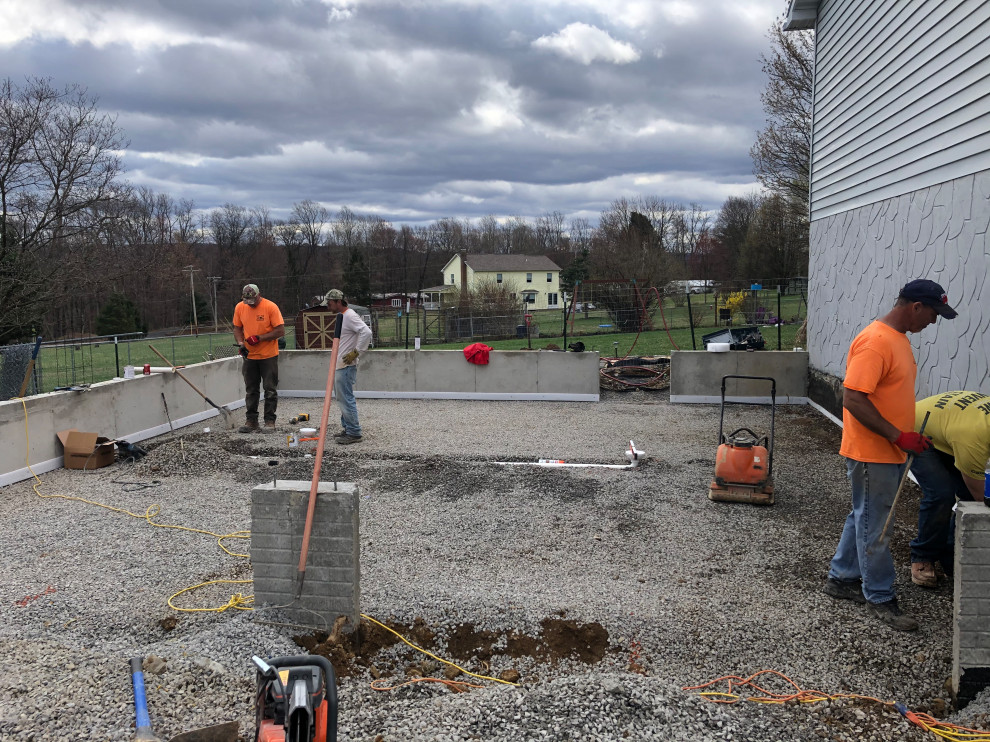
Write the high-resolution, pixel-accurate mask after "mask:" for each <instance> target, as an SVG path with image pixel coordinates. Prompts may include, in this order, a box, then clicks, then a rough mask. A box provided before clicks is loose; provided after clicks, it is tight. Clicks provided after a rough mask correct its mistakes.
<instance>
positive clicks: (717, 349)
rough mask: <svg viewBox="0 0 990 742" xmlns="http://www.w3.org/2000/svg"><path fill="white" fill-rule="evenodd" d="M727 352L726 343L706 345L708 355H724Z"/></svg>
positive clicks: (727, 346)
mask: <svg viewBox="0 0 990 742" xmlns="http://www.w3.org/2000/svg"><path fill="white" fill-rule="evenodd" d="M728 350H729V344H728V343H708V352H709V353H725V352H726V351H728Z"/></svg>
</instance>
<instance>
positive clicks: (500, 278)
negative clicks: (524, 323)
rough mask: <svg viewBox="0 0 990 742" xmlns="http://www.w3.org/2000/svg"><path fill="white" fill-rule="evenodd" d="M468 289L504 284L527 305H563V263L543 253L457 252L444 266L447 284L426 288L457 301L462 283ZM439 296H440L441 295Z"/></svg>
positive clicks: (530, 306) (538, 306) (444, 279)
mask: <svg viewBox="0 0 990 742" xmlns="http://www.w3.org/2000/svg"><path fill="white" fill-rule="evenodd" d="M462 282H464V283H465V284H466V285H467V288H468V291H471V290H473V289H474V288H475V287H476V286H478V285H480V284H483V283H493V284H496V285H499V286H504V287H505V289H506V291H508V292H509V294H510V295H511V296H512V297H514V298H517V299H519V301H520V302H523V303H525V305H526V308H527V309H560V308H561V307H563V301H564V300H563V298H562V297H561V295H560V266H558V265H557V264H556V263H554V262H553V261H552V260H550V258H547V257H544V256H543V255H468V254H466V253H460V254H459V255H455V256H454V257H452V258H451V259H450V260H449V261H447V264H446V265H445V266H444V267H443V285H442V287H441V286H434V287H432V288H430V289H427V290H426V291H429V292H431V293H432V292H436V293H438V294H439V293H443V294H444V295H445V297H447V298H444V299H443V301H444V303H446V302H447V301H450V300H451V298H452V299H453V301H456V300H457V299H456V297H457V296H458V295H459V294H460V291H461V283H462ZM438 298H439V297H438Z"/></svg>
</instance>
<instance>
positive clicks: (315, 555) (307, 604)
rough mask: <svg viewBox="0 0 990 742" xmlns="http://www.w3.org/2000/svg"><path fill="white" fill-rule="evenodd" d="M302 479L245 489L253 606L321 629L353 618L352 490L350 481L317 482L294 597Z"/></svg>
mask: <svg viewBox="0 0 990 742" xmlns="http://www.w3.org/2000/svg"><path fill="white" fill-rule="evenodd" d="M310 484H311V483H310V482H302V481H298V480H278V481H277V482H275V483H267V484H262V485H259V486H257V487H255V488H254V489H253V490H251V565H252V567H253V568H254V604H255V606H257V607H260V606H263V605H267V606H288V607H286V608H283V609H282V610H283V611H284V613H285V615H286V617H287V618H289V619H290V620H292V621H298V622H300V623H303V624H308V625H312V624H313V623H314V618H315V617H314V615H313V614H316V615H317V616H319V617H320V618H322V620H323V626H324V627H325V629H326V630H327V631H329V630H330V629H331V628H332V627H333V623H334V621H335V620H336V619H337V617H338V616H347V617H348V618H349V619H350V622H351V623H350V625H351V626H352V627H354V626H357V625H358V624H359V623H360V613H361V609H360V601H361V562H360V550H361V549H360V541H359V537H358V526H359V517H358V515H359V514H358V503H359V501H360V497H359V490H358V487H357V485H356V484H354V483H353V482H320V483H319V485H318V489H317V495H316V508H315V510H314V512H313V525H312V531H311V533H310V540H309V551H308V553H307V559H306V574H305V578H304V579H303V585H302V591H301V593H300V595H299V598H298V600H296V593H297V591H298V580H299V555H300V552H301V550H302V538H303V531H304V530H305V528H304V527H305V525H306V511H307V508H308V504H309V489H310Z"/></svg>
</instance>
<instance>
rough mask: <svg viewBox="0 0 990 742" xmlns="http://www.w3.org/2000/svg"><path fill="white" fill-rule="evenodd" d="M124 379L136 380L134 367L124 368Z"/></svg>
mask: <svg viewBox="0 0 990 742" xmlns="http://www.w3.org/2000/svg"><path fill="white" fill-rule="evenodd" d="M124 378H125V379H133V378H134V367H133V366H124Z"/></svg>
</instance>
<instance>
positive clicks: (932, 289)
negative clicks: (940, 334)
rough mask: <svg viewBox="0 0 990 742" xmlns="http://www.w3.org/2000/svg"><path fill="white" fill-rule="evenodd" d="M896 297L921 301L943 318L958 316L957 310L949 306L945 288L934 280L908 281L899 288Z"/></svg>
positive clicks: (918, 279)
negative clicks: (899, 291)
mask: <svg viewBox="0 0 990 742" xmlns="http://www.w3.org/2000/svg"><path fill="white" fill-rule="evenodd" d="M898 298H903V299H907V300H908V301H912V302H914V301H917V302H921V303H922V304H924V305H925V306H929V307H931V308H932V309H934V310H935V312H936V313H937V314H938V315H939V316H940V317H945V319H955V318H956V317H958V316H959V312H957V311H956V310H955V309H953V308H952V307H950V306H949V297H948V296H946V294H945V290H944V289H943V288H942V287H941V286H939V285H938V284H937V283H935V282H934V281H929V280H928V279H925V278H917V279H915V280H914V281H908V283H906V284H904V288H902V289H901V293H900V294H899V295H898Z"/></svg>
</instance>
